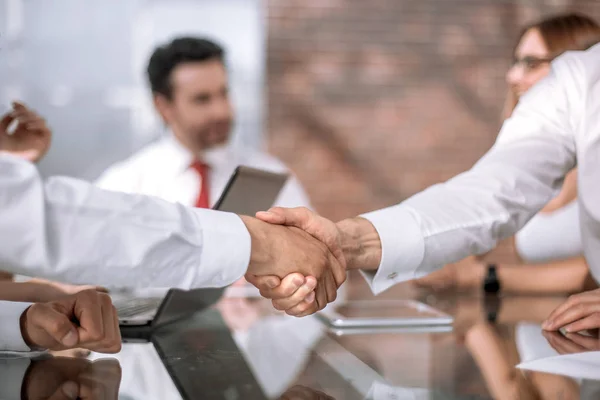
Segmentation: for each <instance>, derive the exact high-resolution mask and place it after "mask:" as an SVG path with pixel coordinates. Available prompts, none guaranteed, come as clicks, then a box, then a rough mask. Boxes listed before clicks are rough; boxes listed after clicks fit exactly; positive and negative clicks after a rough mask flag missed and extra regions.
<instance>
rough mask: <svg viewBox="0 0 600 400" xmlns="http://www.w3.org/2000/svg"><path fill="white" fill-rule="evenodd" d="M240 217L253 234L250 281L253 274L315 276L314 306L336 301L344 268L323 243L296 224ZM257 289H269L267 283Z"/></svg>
mask: <svg viewBox="0 0 600 400" xmlns="http://www.w3.org/2000/svg"><path fill="white" fill-rule="evenodd" d="M242 220H243V221H244V223H245V224H246V227H247V228H248V231H249V232H250V235H251V237H252V255H251V259H250V266H249V267H248V273H247V275H246V279H248V281H249V282H250V283H253V280H254V279H255V277H260V276H266V278H265V282H268V281H270V280H272V279H273V276H276V277H278V278H279V279H283V278H284V277H286V276H287V275H289V274H291V273H295V272H297V273H300V274H302V275H303V276H310V277H314V278H315V279H316V282H317V285H316V288H317V289H316V295H315V299H316V300H315V301H316V305H315V306H316V309H318V310H320V309H323V308H324V307H325V306H326V305H327V304H328V303H330V302H332V301H334V300H335V298H336V296H337V288H338V287H339V285H341V284H342V283H343V282H344V281H345V279H346V268H345V265H344V264H342V263H340V261H339V260H338V259H337V258H336V257H335V256H334V255H333V254H332V253H331V251H330V250H329V248H328V247H327V246H326V245H325V244H323V243H322V242H320V241H319V240H317V239H315V238H314V237H313V236H311V235H309V234H308V233H306V232H304V231H303V230H301V229H298V228H295V227H285V226H276V225H271V224H267V223H265V222H262V221H259V220H257V219H255V218H251V217H245V216H243V217H242ZM301 280H302V283H303V284H304V283H305V281H307V282H309V281H310V280H305V279H304V277H302V278H301ZM313 283H314V282H313ZM259 289H261V292H262V293H263V294H266V293H268V292H269V290H270V288H269V287H268V286H267V284H266V283H265V289H266V290H262V289H263V288H262V287H259ZM269 298H271V297H269ZM276 308H278V309H282V308H279V307H277V306H276Z"/></svg>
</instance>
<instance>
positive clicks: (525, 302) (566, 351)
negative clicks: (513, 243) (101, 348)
mask: <svg viewBox="0 0 600 400" xmlns="http://www.w3.org/2000/svg"><path fill="white" fill-rule="evenodd" d="M387 296H388V297H393V296H394V295H393V294H388V295H387ZM384 297H385V296H384ZM369 300H371V301H378V300H377V299H375V298H373V299H369ZM420 300H422V301H424V302H426V303H428V304H429V305H432V306H434V307H437V308H438V309H440V310H443V311H445V312H447V313H449V314H451V315H453V316H454V318H455V323H454V327H453V329H452V330H446V331H440V330H439V327H437V328H427V327H419V328H409V329H407V328H385V329H369V328H364V329H354V330H351V329H346V330H343V329H333V328H330V327H328V326H326V325H325V324H323V323H322V322H321V320H320V319H318V318H316V317H307V318H301V319H297V318H292V317H288V316H286V315H284V314H281V313H278V312H276V311H274V310H273V308H272V307H271V306H270V303H269V302H267V301H265V300H262V299H256V298H224V299H222V300H221V301H220V302H219V304H218V305H217V306H216V307H214V308H212V309H210V310H206V311H203V312H199V313H197V314H195V315H193V316H191V317H189V318H186V319H183V320H180V321H178V322H176V323H173V324H169V325H166V326H164V327H161V328H160V329H159V330H157V331H156V332H155V334H154V335H153V337H152V339H151V342H149V343H131V344H125V345H124V346H123V350H122V351H121V352H120V353H119V354H117V355H115V356H108V357H107V356H105V355H98V354H92V355H90V356H88V357H87V358H81V357H77V356H78V355H77V354H75V356H76V357H73V358H69V357H55V358H51V357H50V356H48V355H45V356H44V357H42V359H40V360H34V361H29V360H28V359H27V360H25V361H23V360H22V359H2V362H3V364H2V365H3V367H4V368H5V371H6V373H3V374H2V376H4V380H5V381H6V380H8V377H9V376H10V377H13V378H11V379H12V381H13V382H17V380H18V377H19V374H18V373H15V372H14V371H17V370H18V368H17V367H16V366H17V364H19V363H22V364H23V363H27V364H28V366H27V367H26V373H23V374H22V377H23V381H22V384H18V383H14V386H15V390H14V391H13V392H17V389H16V386H19V390H18V392H19V393H21V395H22V397H21V398H28V399H46V398H52V399H54V397H52V395H53V394H54V393H55V392H57V391H58V390H63V389H62V388H63V385H65V384H66V383H68V382H70V383H74V384H77V385H78V386H77V387H78V391H79V393H80V398H85V399H88V398H89V399H96V398H98V399H117V398H118V399H135V400H137V399H182V398H183V399H226V400H229V399H286V400H287V399H332V398H333V399H348V400H352V399H390V400H391V399H511V400H512V399H579V398H581V399H595V398H599V397H600V382H599V381H600V352H598V351H597V350H599V349H600V341H599V340H598V339H597V337H594V336H593V335H588V334H586V335H579V336H572V335H563V334H562V333H560V332H558V333H545V332H543V331H542V330H541V328H540V325H539V324H540V322H541V321H543V319H544V318H545V317H546V316H547V315H548V313H549V312H550V311H552V310H553V309H554V308H555V307H556V306H557V305H558V304H560V302H561V301H563V299H562V298H551V297H550V298H541V297H538V298H535V297H533V298H527V297H504V298H501V299H495V300H490V299H487V300H486V299H485V298H482V297H477V296H457V295H449V296H446V297H440V296H431V295H426V294H425V295H423V296H421V297H420ZM71 355H73V354H71ZM63 356H64V355H63ZM29 363H30V364H29ZM518 365H520V366H521V367H520V368H517V366H518ZM11 366H12V368H11ZM11 371H12V372H11ZM11 374H12V375H11ZM14 377H17V378H14ZM67 388H68V385H67ZM61 393H62V392H61ZM81 394H83V395H81ZM7 398H10V397H7ZM15 398H19V397H15ZM56 398H69V397H56Z"/></svg>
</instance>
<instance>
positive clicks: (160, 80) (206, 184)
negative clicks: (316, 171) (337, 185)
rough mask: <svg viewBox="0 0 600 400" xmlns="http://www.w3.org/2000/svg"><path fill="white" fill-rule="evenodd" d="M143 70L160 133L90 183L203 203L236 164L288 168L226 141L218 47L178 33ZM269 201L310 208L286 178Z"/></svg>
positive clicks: (229, 114) (228, 122) (227, 116)
mask: <svg viewBox="0 0 600 400" xmlns="http://www.w3.org/2000/svg"><path fill="white" fill-rule="evenodd" d="M147 73H148V81H149V83H150V89H151V90H152V95H153V96H154V106H155V108H156V111H157V112H158V113H159V114H160V117H161V118H162V120H163V121H164V123H165V125H166V128H167V135H166V136H165V137H163V138H162V139H160V140H158V141H157V142H155V143H152V144H150V145H148V146H147V147H145V148H143V149H142V150H140V151H139V152H137V153H136V154H134V155H132V156H131V157H130V158H129V159H127V160H125V161H123V162H120V163H118V164H116V165H114V166H112V167H111V168H109V169H108V170H107V171H106V172H104V174H102V176H100V178H99V179H98V180H97V182H96V183H97V185H98V186H99V187H101V188H104V189H109V190H116V191H123V192H128V193H140V194H146V195H152V196H157V197H160V198H162V199H165V200H168V201H172V202H179V203H181V204H183V205H186V206H195V207H201V208H210V207H211V206H212V205H214V204H215V203H216V201H217V200H218V198H219V196H220V195H221V192H222V191H223V189H224V188H225V185H226V184H227V181H228V180H229V177H230V176H231V174H232V173H233V171H234V170H235V168H236V167H237V166H239V165H246V166H250V167H254V168H259V169H265V170H270V171H273V172H289V170H288V169H287V168H286V167H285V165H284V164H283V163H282V162H281V161H279V160H277V159H276V158H274V157H272V156H270V155H268V154H265V153H260V152H256V151H254V150H252V149H249V148H246V149H242V150H239V149H236V148H234V147H233V146H230V145H229V141H230V135H231V130H232V125H233V123H234V119H235V118H234V110H233V107H232V104H231V101H230V98H229V83H228V77H227V69H226V63H225V51H224V50H223V48H221V47H220V46H219V45H218V44H216V43H214V42H212V41H210V40H207V39H201V38H194V37H180V38H177V39H175V40H173V41H172V42H170V43H168V44H165V45H163V46H160V47H158V48H157V49H156V50H155V51H154V53H153V54H152V56H151V57H150V61H149V63H148V68H147ZM276 204H277V205H281V206H286V207H295V206H304V207H310V203H309V200H308V197H307V195H306V193H305V192H304V189H303V188H302V186H301V185H300V183H299V182H298V180H297V179H296V178H295V177H293V176H292V177H291V178H290V179H289V181H288V182H287V184H286V185H285V187H284V188H283V189H282V191H281V193H280V195H279V197H278V199H277V200H276Z"/></svg>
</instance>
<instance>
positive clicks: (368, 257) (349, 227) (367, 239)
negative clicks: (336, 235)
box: [337, 217, 382, 271]
mask: <svg viewBox="0 0 600 400" xmlns="http://www.w3.org/2000/svg"><path fill="white" fill-rule="evenodd" d="M337 226H338V229H339V230H340V232H341V245H342V250H343V252H344V256H345V257H346V262H347V263H348V265H347V268H348V269H362V270H368V271H374V270H377V268H378V267H379V264H380V263H381V254H382V250H381V240H380V238H379V234H378V233H377V230H376V229H375V227H374V226H373V224H371V222H369V221H368V220H366V219H364V218H360V217H358V218H350V219H345V220H343V221H340V222H338V223H337Z"/></svg>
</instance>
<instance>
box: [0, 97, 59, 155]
mask: <svg viewBox="0 0 600 400" xmlns="http://www.w3.org/2000/svg"><path fill="white" fill-rule="evenodd" d="M13 122H16V124H17V125H16V127H15V129H14V131H13V132H12V134H9V131H8V129H9V127H10V125H11V124H12V123H13ZM51 140H52V132H51V131H50V128H48V125H46V121H44V119H43V118H42V117H40V116H39V115H38V114H37V113H36V112H35V111H33V110H31V109H29V108H27V107H26V106H25V105H24V104H22V103H18V102H16V101H15V102H13V109H12V111H10V112H8V113H7V114H5V115H4V116H3V117H2V119H0V152H7V153H10V154H12V155H15V156H17V157H20V158H23V159H25V160H28V161H31V162H38V161H39V160H41V159H42V157H44V155H45V154H46V152H47V151H48V149H49V148H50V142H51Z"/></svg>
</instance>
